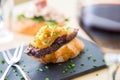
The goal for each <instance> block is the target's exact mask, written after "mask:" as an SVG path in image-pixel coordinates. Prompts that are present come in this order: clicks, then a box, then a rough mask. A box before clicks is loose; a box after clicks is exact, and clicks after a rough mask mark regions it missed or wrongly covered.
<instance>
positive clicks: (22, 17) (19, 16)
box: [17, 14, 25, 20]
mask: <svg viewBox="0 0 120 80" xmlns="http://www.w3.org/2000/svg"><path fill="white" fill-rule="evenodd" d="M17 18H18V20H21V19H24V18H25V15H24V14H20V15H18V17H17Z"/></svg>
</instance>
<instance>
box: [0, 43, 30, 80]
mask: <svg viewBox="0 0 120 80" xmlns="http://www.w3.org/2000/svg"><path fill="white" fill-rule="evenodd" d="M22 50H23V44H22V45H21V46H20V50H19V46H18V47H17V48H16V50H15V53H14V55H13V57H12V55H11V54H10V52H9V51H8V50H7V54H6V53H5V51H3V52H2V53H3V57H4V58H5V60H6V62H7V63H8V64H9V66H8V67H7V69H6V71H5V72H4V74H3V76H2V77H1V79H0V80H4V79H5V76H6V75H7V73H8V71H9V69H10V67H11V66H15V67H17V68H18V69H19V70H20V72H21V73H22V75H23V77H24V79H25V80H31V79H30V78H29V76H28V75H27V74H26V73H25V72H24V71H23V70H22V69H21V67H20V66H19V65H17V64H15V63H17V62H19V60H20V59H21V56H22ZM18 51H19V52H18Z"/></svg>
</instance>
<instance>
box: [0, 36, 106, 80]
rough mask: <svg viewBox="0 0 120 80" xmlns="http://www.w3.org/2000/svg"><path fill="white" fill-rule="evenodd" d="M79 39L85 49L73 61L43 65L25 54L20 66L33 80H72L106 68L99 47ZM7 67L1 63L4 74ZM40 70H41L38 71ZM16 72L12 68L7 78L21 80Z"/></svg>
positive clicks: (0, 56)
mask: <svg viewBox="0 0 120 80" xmlns="http://www.w3.org/2000/svg"><path fill="white" fill-rule="evenodd" d="M78 38H79V39H80V40H82V41H83V42H84V44H85V48H84V50H83V51H82V52H81V54H80V55H79V56H78V57H76V58H74V59H72V60H69V61H67V62H64V63H58V64H42V63H40V62H38V61H36V60H34V59H32V58H30V57H29V56H27V55H26V54H23V55H22V59H21V60H20V62H19V63H18V64H19V65H20V66H21V67H22V68H23V69H24V71H26V72H27V74H28V75H29V76H30V78H31V80H70V79H72V78H75V77H77V76H80V75H83V74H86V73H89V72H93V71H95V70H98V69H101V68H105V67H106V65H105V62H104V61H103V53H102V52H101V50H100V49H99V47H98V46H97V45H95V44H94V43H91V42H89V41H87V40H85V39H83V38H81V37H78ZM25 48H26V47H25ZM14 50H15V49H11V50H10V52H11V53H13V52H14ZM1 59H3V57H2V54H0V60H1ZM71 65H72V67H71ZM7 66H8V65H7V63H6V62H5V63H4V64H2V63H0V69H2V70H3V72H4V70H5V69H6V67H7ZM45 66H47V67H45ZM38 69H41V70H40V71H38ZM14 70H17V69H16V68H15V67H12V68H11V70H10V72H9V73H8V75H7V78H8V79H9V80H20V77H21V74H20V72H19V71H18V70H17V72H15V71H14ZM42 70H43V71H42ZM2 74H3V73H0V77H1V76H2ZM48 78H49V79H48Z"/></svg>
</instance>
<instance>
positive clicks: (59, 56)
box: [30, 38, 84, 63]
mask: <svg viewBox="0 0 120 80" xmlns="http://www.w3.org/2000/svg"><path fill="white" fill-rule="evenodd" d="M83 48H84V44H83V42H82V41H81V40H79V39H77V38H74V39H73V40H71V41H70V42H69V43H67V44H65V45H64V46H62V47H61V48H59V49H58V50H57V51H55V52H53V53H50V54H47V55H45V57H44V58H37V57H35V56H32V55H30V56H31V57H33V58H35V59H37V60H38V61H40V62H42V63H59V62H65V61H67V60H68V59H71V58H74V57H76V56H77V55H79V54H80V52H81V51H82V49H83Z"/></svg>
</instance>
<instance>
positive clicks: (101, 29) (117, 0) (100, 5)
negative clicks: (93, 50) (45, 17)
mask: <svg viewBox="0 0 120 80" xmlns="http://www.w3.org/2000/svg"><path fill="white" fill-rule="evenodd" d="M78 21H79V25H80V27H81V28H83V30H84V31H85V32H86V33H87V34H88V35H89V36H90V37H91V39H93V40H94V41H95V42H96V43H97V44H98V45H99V46H100V47H101V49H102V50H103V51H104V52H105V53H106V54H104V56H105V61H106V63H107V65H108V66H109V68H110V71H111V74H112V77H113V80H115V75H116V71H117V69H118V68H119V62H120V56H119V55H120V54H119V53H120V0H78Z"/></svg>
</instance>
